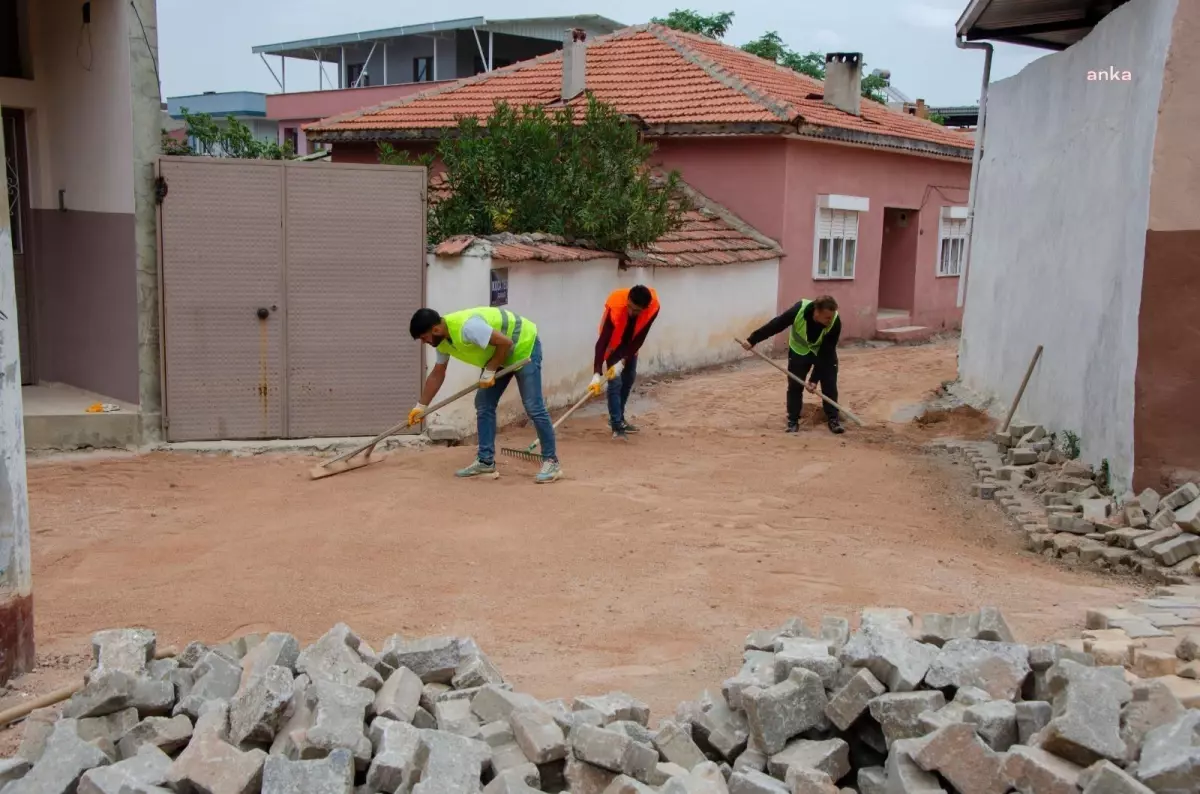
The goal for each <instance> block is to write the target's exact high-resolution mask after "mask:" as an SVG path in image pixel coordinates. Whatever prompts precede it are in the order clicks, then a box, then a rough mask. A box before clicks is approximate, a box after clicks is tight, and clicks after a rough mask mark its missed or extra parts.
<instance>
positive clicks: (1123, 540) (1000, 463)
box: [934, 425, 1200, 584]
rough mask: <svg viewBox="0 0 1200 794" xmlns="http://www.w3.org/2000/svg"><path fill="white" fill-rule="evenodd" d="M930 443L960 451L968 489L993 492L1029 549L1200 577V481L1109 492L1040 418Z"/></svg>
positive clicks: (1118, 568) (1152, 577)
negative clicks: (983, 435) (988, 433)
mask: <svg viewBox="0 0 1200 794" xmlns="http://www.w3.org/2000/svg"><path fill="white" fill-rule="evenodd" d="M934 446H940V447H944V448H946V449H948V450H949V451H951V452H954V453H960V454H962V455H964V456H965V457H966V459H967V460H968V461H969V462H970V463H971V465H972V466H973V468H974V470H975V475H976V478H977V480H978V482H975V483H973V484H972V485H971V493H972V494H973V495H975V496H978V497H979V498H981V499H988V500H994V501H995V502H996V503H997V504H998V505H999V506H1000V507H1001V509H1003V510H1004V512H1005V513H1006V514H1008V516H1009V517H1010V518H1011V519H1012V520H1013V521H1014V522H1015V523H1016V524H1017V525H1018V526H1019V527H1020V529H1021V531H1022V532H1024V533H1025V537H1026V546H1027V548H1029V549H1030V550H1031V551H1034V552H1037V553H1039V554H1043V555H1045V556H1046V557H1052V558H1059V559H1062V560H1063V561H1064V562H1067V563H1069V564H1079V565H1090V566H1094V567H1097V568H1101V569H1105V570H1110V571H1115V572H1129V573H1134V574H1138V575H1141V576H1142V577H1144V578H1146V579H1148V580H1149V581H1151V582H1154V583H1157V584H1200V484H1198V483H1184V484H1183V485H1181V486H1179V487H1178V488H1175V489H1174V490H1171V491H1170V492H1168V493H1166V494H1159V493H1158V492H1157V491H1155V490H1154V489H1152V488H1147V489H1146V490H1144V491H1142V492H1141V493H1140V494H1134V493H1132V492H1129V493H1126V494H1124V495H1122V496H1121V497H1119V498H1116V497H1113V496H1112V495H1109V494H1107V493H1105V491H1106V490H1107V483H1106V482H1104V480H1105V477H1104V475H1103V473H1102V472H1096V471H1094V470H1093V469H1092V468H1091V467H1089V466H1087V465H1085V464H1083V463H1080V462H1079V461H1075V460H1067V459H1065V457H1064V456H1063V454H1062V452H1061V451H1060V450H1059V449H1058V448H1057V447H1056V446H1055V445H1054V443H1053V441H1052V439H1051V438H1050V437H1049V436H1047V434H1046V431H1045V428H1043V427H1042V426H1041V425H1013V426H1012V427H1011V428H1010V429H1009V431H1008V432H1006V433H996V434H994V435H993V436H992V439H991V440H990V441H978V442H974V441H970V442H959V441H941V442H935V444H934Z"/></svg>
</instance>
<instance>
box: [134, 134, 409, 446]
mask: <svg viewBox="0 0 1200 794" xmlns="http://www.w3.org/2000/svg"><path fill="white" fill-rule="evenodd" d="M158 169H159V176H160V177H161V181H160V182H159V186H158V190H159V194H160V196H161V204H160V207H159V235H160V247H161V253H162V255H161V257H160V259H159V261H160V271H161V279H162V284H161V290H160V294H161V296H162V331H163V333H162V340H163V351H162V353H163V355H162V360H163V415H164V422H165V423H166V434H167V438H168V439H169V440H171V441H198V440H222V439H257V438H303V437H309V436H358V435H374V434H375V433H377V432H379V431H380V430H382V429H383V428H385V427H387V426H388V425H391V424H394V423H395V422H396V421H397V417H399V416H401V415H402V414H403V413H404V412H405V411H406V410H407V409H408V408H409V407H410V406H411V405H412V404H413V403H415V402H416V401H417V398H418V395H419V392H420V384H421V379H422V371H423V356H422V353H421V350H420V347H419V346H418V345H417V344H415V343H413V342H412V340H411V339H410V338H409V336H408V319H409V317H410V316H411V315H412V313H413V312H414V311H415V310H416V309H418V308H419V307H420V306H421V304H422V300H423V297H424V294H425V171H424V169H422V168H410V167H394V166H382V165H357V164H341V163H297V162H281V161H268V160H232V159H220V158H207V157H164V158H161V159H160V161H159V166H158ZM164 194H165V195H164Z"/></svg>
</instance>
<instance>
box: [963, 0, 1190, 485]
mask: <svg viewBox="0 0 1200 794" xmlns="http://www.w3.org/2000/svg"><path fill="white" fill-rule="evenodd" d="M1176 2H1177V0H1143V2H1137V3H1128V4H1126V5H1124V6H1122V7H1121V8H1120V9H1118V10H1117V11H1115V12H1113V13H1112V14H1110V15H1109V16H1108V17H1106V18H1105V19H1104V20H1103V21H1102V22H1101V23H1100V24H1099V25H1098V26H1097V27H1096V29H1095V30H1094V31H1092V33H1091V34H1090V35H1089V36H1088V37H1087V38H1086V39H1084V40H1083V41H1081V42H1079V43H1078V44H1076V45H1075V46H1073V47H1071V48H1070V49H1068V50H1065V51H1063V52H1061V53H1055V54H1053V55H1048V56H1046V57H1044V58H1041V59H1040V60H1037V61H1035V62H1033V63H1032V64H1030V65H1029V66H1027V67H1025V69H1024V70H1022V71H1021V73H1020V74H1018V75H1016V76H1014V77H1010V78H1008V79H1006V80H1001V81H999V82H997V83H994V84H993V85H992V86H991V88H990V90H989V92H988V112H987V132H986V139H985V141H984V149H983V159H982V163H981V165H980V167H981V170H980V173H979V188H978V195H977V204H976V220H975V230H974V234H975V239H974V243H973V250H972V261H971V264H970V274H969V279H968V288H967V300H966V307H967V308H966V314H965V317H964V322H963V335H962V343H961V348H960V352H959V374H960V377H961V378H962V381H963V383H964V385H966V386H967V387H968V388H969V389H971V390H973V391H975V392H977V393H980V394H982V395H985V396H991V397H996V398H999V399H1000V400H1001V402H1002V403H1003V404H1005V405H1007V404H1008V403H1009V402H1010V401H1011V400H1012V397H1013V395H1014V394H1015V392H1016V389H1017V387H1018V386H1019V385H1020V382H1021V377H1022V375H1023V373H1024V371H1025V368H1026V367H1027V366H1028V363H1029V359H1030V357H1031V356H1032V355H1033V352H1034V350H1035V349H1036V348H1037V346H1038V345H1044V347H1045V350H1044V352H1043V354H1042V359H1041V363H1040V364H1039V365H1038V368H1037V370H1036V371H1035V373H1034V375H1033V378H1032V379H1031V380H1030V382H1029V386H1028V388H1027V390H1026V392H1025V396H1024V398H1023V399H1022V402H1021V408H1020V410H1019V411H1018V415H1019V416H1021V417H1026V418H1028V419H1029V420H1031V421H1036V422H1038V423H1040V424H1044V425H1046V426H1047V428H1048V429H1051V430H1059V431H1061V430H1070V431H1073V432H1075V433H1078V434H1079V436H1080V438H1081V441H1082V450H1083V458H1084V460H1086V461H1087V462H1089V463H1093V464H1099V463H1100V462H1101V460H1102V459H1105V458H1107V459H1108V460H1109V465H1110V470H1111V472H1112V475H1113V478H1114V483H1115V484H1116V485H1118V486H1121V485H1123V484H1126V483H1128V482H1129V481H1130V480H1131V478H1132V473H1133V399H1134V392H1133V386H1134V374H1135V372H1136V369H1137V351H1138V311H1139V308H1140V296H1141V276H1142V262H1143V253H1144V248H1145V240H1146V228H1147V220H1148V214H1149V191H1150V170H1151V159H1152V155H1153V149H1154V138H1155V129H1156V117H1157V111H1158V105H1159V95H1160V92H1161V87H1162V79H1163V66H1164V61H1165V58H1166V53H1167V48H1168V45H1169V44H1170V40H1171V22H1172V18H1173V16H1174V12H1175V8H1176ZM1110 66H1111V67H1114V68H1115V69H1117V70H1118V71H1125V70H1128V71H1129V72H1131V73H1132V77H1133V79H1132V81H1130V82H1109V81H1104V82H1101V81H1089V80H1088V72H1089V71H1096V72H1098V71H1100V70H1101V69H1103V70H1107V69H1108V68H1109V67H1110Z"/></svg>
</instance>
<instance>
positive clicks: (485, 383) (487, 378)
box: [479, 369, 496, 389]
mask: <svg viewBox="0 0 1200 794" xmlns="http://www.w3.org/2000/svg"><path fill="white" fill-rule="evenodd" d="M495 385H496V370H494V369H485V370H484V371H483V372H482V373H481V374H480V375H479V388H481V389H487V388H490V387H492V386H495Z"/></svg>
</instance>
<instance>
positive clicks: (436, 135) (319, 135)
mask: <svg viewBox="0 0 1200 794" xmlns="http://www.w3.org/2000/svg"><path fill="white" fill-rule="evenodd" d="M455 129H457V128H456V127H433V128H428V129H384V130H368V129H363V130H320V129H311V128H308V127H305V128H304V133H305V136H306V137H307V138H308V140H310V141H312V142H314V143H384V142H388V143H390V142H394V141H404V142H410V143H411V142H417V141H440V140H441V139H442V138H444V137H446V136H447V134H449V133H450V132H451V131H453V130H455Z"/></svg>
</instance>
